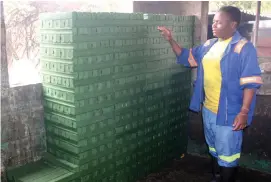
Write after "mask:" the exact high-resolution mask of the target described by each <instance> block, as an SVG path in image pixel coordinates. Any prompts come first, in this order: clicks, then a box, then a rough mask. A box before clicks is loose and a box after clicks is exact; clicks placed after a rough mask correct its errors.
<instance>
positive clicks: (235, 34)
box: [231, 30, 242, 44]
mask: <svg viewBox="0 0 271 182" xmlns="http://www.w3.org/2000/svg"><path fill="white" fill-rule="evenodd" d="M240 39H242V36H241V34H240V33H239V32H238V31H237V30H236V32H235V33H234V34H233V37H232V40H231V44H235V43H237V42H238V41H239V40H240Z"/></svg>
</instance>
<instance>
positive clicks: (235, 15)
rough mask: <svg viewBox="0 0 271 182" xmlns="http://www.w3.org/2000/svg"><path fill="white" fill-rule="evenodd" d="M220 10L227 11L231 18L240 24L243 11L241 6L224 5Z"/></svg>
mask: <svg viewBox="0 0 271 182" xmlns="http://www.w3.org/2000/svg"><path fill="white" fill-rule="evenodd" d="M219 11H220V12H221V11H222V12H225V13H227V14H228V15H229V17H230V19H231V20H232V21H235V22H236V23H237V26H239V24H240V22H241V11H240V9H239V8H236V7H234V6H223V7H221V8H220V9H219Z"/></svg>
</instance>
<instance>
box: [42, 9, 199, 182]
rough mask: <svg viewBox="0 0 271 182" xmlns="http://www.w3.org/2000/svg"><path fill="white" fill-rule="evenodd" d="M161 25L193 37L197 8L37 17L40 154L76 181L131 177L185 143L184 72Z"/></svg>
mask: <svg viewBox="0 0 271 182" xmlns="http://www.w3.org/2000/svg"><path fill="white" fill-rule="evenodd" d="M160 25H164V26H167V27H169V28H170V29H171V30H172V31H173V34H174V37H175V39H176V40H177V41H179V42H182V43H183V44H182V45H183V46H184V47H191V46H192V40H193V29H194V27H193V26H194V17H183V16H172V15H156V14H143V13H132V14H128V13H127V14H124V13H83V12H72V13H48V14H43V15H42V16H41V37H40V38H41V47H40V52H41V62H42V78H43V93H44V108H45V121H46V131H47V151H48V155H47V156H46V157H47V159H48V160H50V161H53V162H55V163H58V164H59V165H61V166H63V167H64V168H66V169H68V170H71V171H74V172H76V173H77V174H78V178H77V179H76V180H74V181H81V182H83V181H84V182H86V181H99V182H103V181H105V182H106V181H116V182H130V181H135V180H136V179H139V178H141V177H144V176H145V175H147V174H149V173H150V172H152V171H155V170H157V169H158V168H159V167H161V166H162V165H163V164H164V163H165V162H166V161H168V160H170V159H172V158H175V157H180V156H181V154H182V153H184V152H185V151H186V146H187V131H186V130H187V122H188V104H189V99H190V86H191V72H190V70H189V69H187V68H184V67H183V66H181V65H177V64H176V57H175V55H174V53H173V51H172V49H171V48H170V46H169V44H168V43H167V42H166V41H165V40H164V38H163V37H162V36H161V35H160V32H159V31H158V30H157V26H160Z"/></svg>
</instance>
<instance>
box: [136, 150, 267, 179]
mask: <svg viewBox="0 0 271 182" xmlns="http://www.w3.org/2000/svg"><path fill="white" fill-rule="evenodd" d="M210 178H211V170H210V166H209V159H208V158H203V157H198V156H191V155H187V156H185V157H184V158H183V159H180V160H174V161H173V162H172V163H171V164H170V165H168V167H167V168H164V169H162V170H161V171H160V172H157V173H152V174H150V175H148V176H147V177H146V178H145V179H142V180H139V181H138V182H208V181H210ZM238 181H239V182H271V174H266V173H261V172H259V171H252V170H248V169H244V168H240V169H239V173H238Z"/></svg>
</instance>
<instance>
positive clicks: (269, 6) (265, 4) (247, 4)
mask: <svg viewBox="0 0 271 182" xmlns="http://www.w3.org/2000/svg"><path fill="white" fill-rule="evenodd" d="M256 4H257V1H210V2H209V10H210V11H211V12H213V11H217V10H218V9H219V8H220V7H221V6H227V5H231V6H236V7H238V8H240V9H241V10H242V11H244V12H247V13H251V14H255V12H256ZM261 4H262V5H261V12H262V13H263V14H271V1H262V2H261Z"/></svg>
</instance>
